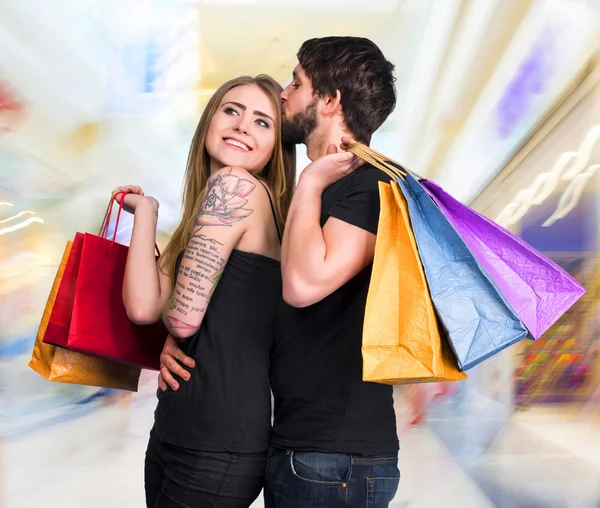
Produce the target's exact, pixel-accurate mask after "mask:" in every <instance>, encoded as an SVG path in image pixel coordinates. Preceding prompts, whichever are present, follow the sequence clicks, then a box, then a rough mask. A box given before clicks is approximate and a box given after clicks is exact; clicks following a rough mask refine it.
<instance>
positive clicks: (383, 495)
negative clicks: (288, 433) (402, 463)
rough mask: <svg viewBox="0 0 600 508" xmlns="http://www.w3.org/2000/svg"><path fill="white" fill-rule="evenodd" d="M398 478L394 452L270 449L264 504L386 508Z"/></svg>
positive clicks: (302, 507)
mask: <svg viewBox="0 0 600 508" xmlns="http://www.w3.org/2000/svg"><path fill="white" fill-rule="evenodd" d="M399 481H400V472H399V471H398V456H397V454H386V455H377V456H363V455H350V454H346V453H320V452H293V451H289V450H287V451H286V450H276V449H274V448H271V449H270V450H269V454H268V457H267V470H266V476H265V491H264V496H265V508H387V507H388V505H389V503H390V501H391V500H392V499H393V498H394V496H395V494H396V491H397V490H398V482H399Z"/></svg>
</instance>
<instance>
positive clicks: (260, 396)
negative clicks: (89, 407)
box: [154, 250, 282, 453]
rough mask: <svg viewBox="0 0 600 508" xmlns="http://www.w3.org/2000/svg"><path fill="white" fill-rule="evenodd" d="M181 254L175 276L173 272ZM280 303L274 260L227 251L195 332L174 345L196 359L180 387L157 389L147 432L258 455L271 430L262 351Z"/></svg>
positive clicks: (184, 443) (182, 443) (186, 444)
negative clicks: (203, 314) (221, 268)
mask: <svg viewBox="0 0 600 508" xmlns="http://www.w3.org/2000/svg"><path fill="white" fill-rule="evenodd" d="M180 262H181V255H180V256H179V258H178V260H177V267H176V269H175V274H177V272H178V271H179V263H180ZM281 301H282V299H281V265H280V263H279V261H275V260H274V259H271V258H268V257H265V256H261V255H259V254H253V253H250V252H243V251H239V250H234V251H233V252H232V253H231V255H230V257H229V260H228V261H227V265H226V266H225V270H223V274H222V276H221V279H220V280H219V284H218V285H217V287H216V288H215V291H214V293H213V295H212V298H211V300H210V305H209V306H208V310H207V312H206V315H205V316H204V319H203V320H202V325H201V326H200V329H199V330H198V332H196V333H195V334H194V335H193V336H192V337H190V338H189V339H186V340H185V341H184V342H183V343H182V344H181V348H182V349H183V352H184V353H185V354H187V355H188V356H191V357H192V358H193V359H194V360H195V361H196V366H195V367H194V368H193V369H190V368H189V367H185V366H184V369H186V370H187V371H188V372H189V373H190V375H191V377H190V380H189V381H183V380H182V379H180V378H179V377H177V376H175V378H176V379H177V381H178V382H179V390H177V391H173V390H171V388H169V389H168V390H167V391H166V392H164V393H163V392H162V391H160V390H158V406H157V408H156V411H155V413H154V417H155V421H154V429H155V432H156V433H157V435H158V437H159V438H160V439H161V440H162V441H164V442H166V443H169V444H171V445H174V446H179V447H183V448H190V449H193V450H202V451H209V452H222V451H228V452H232V453H255V452H265V451H266V450H267V448H268V446H269V436H270V432H271V393H270V390H269V354H270V351H271V347H272V344H273V329H274V327H275V319H276V314H277V309H278V307H279V305H280V302H281Z"/></svg>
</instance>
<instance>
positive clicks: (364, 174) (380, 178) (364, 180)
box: [347, 163, 390, 190]
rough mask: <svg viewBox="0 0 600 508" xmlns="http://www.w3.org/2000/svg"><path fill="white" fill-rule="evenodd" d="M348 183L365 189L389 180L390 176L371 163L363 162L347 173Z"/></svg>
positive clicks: (375, 186)
mask: <svg viewBox="0 0 600 508" xmlns="http://www.w3.org/2000/svg"><path fill="white" fill-rule="evenodd" d="M347 178H348V184H349V185H352V186H353V187H364V188H365V190H369V189H371V188H375V189H376V188H378V186H379V182H385V183H389V182H390V177H389V176H388V175H387V174H386V173H384V172H383V171H381V170H380V169H378V168H376V167H375V166H373V165H372V164H369V163H365V164H363V165H362V166H361V167H360V168H358V169H357V170H356V171H354V172H353V173H351V174H350V175H348V177H347Z"/></svg>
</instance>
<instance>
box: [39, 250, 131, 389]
mask: <svg viewBox="0 0 600 508" xmlns="http://www.w3.org/2000/svg"><path fill="white" fill-rule="evenodd" d="M72 245H73V242H71V241H69V242H68V243H67V246H66V248H65V252H64V254H63V257H62V260H61V262H60V266H59V267H58V272H57V273H56V277H55V278H54V283H53V284H52V289H51V291H50V296H49V297H48V300H47V302H46V307H45V309H44V315H43V316H42V321H41V323H40V327H39V329H38V333H37V336H36V339H35V344H34V346H33V353H32V355H31V361H30V362H29V367H31V368H32V369H33V370H35V371H36V372H37V373H38V374H40V375H41V376H43V377H44V378H46V379H47V380H48V381H53V382H56V383H68V384H77V385H87V386H98V387H101V388H114V389H119V390H127V391H132V392H137V389H138V383H139V378H140V372H141V370H140V369H139V368H137V367H132V366H129V365H125V364H122V363H119V362H115V361H112V360H106V359H103V358H96V357H94V356H89V355H85V354H82V353H77V352H75V351H69V350H68V349H63V348H60V347H56V346H52V345H50V344H45V343H44V342H42V339H43V338H44V333H46V327H47V326H48V321H49V320H50V314H51V313H52V308H53V307H54V302H55V301H56V295H57V294H58V288H59V287H60V283H61V280H62V277H63V273H64V271H65V266H66V264H67V260H68V259H69V254H70V252H71V246H72Z"/></svg>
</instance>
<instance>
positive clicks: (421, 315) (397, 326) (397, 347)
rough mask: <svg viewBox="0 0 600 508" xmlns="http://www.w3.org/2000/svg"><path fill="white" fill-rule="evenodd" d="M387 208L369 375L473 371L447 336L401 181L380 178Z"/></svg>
mask: <svg viewBox="0 0 600 508" xmlns="http://www.w3.org/2000/svg"><path fill="white" fill-rule="evenodd" d="M379 195H380V201H381V212H380V216H379V227H378V231H377V241H376V244H375V259H374V261H373V272H372V275H371V283H370V286H369V294H368V297H367V307H366V312H365V322H364V329H363V343H362V356H363V380H364V381H371V382H378V383H386V384H403V383H418V382H432V381H456V380H459V379H465V378H466V377H467V375H466V374H465V373H463V372H461V371H460V370H459V369H458V364H457V360H456V357H455V356H454V353H453V351H452V349H451V348H450V344H449V342H448V340H447V338H446V337H445V336H444V332H443V330H442V327H441V326H440V324H439V322H438V319H437V316H436V312H435V310H434V307H433V303H432V301H431V296H430V294H429V290H428V287H427V282H426V279H425V273H424V270H423V266H422V265H421V261H420V259H419V255H418V251H417V244H416V241H415V237H414V234H413V231H412V228H411V225H410V219H409V215H408V207H407V204H406V201H405V199H404V196H403V195H402V192H401V191H400V188H399V186H398V184H397V183H396V182H395V181H392V182H391V183H390V184H386V183H383V182H380V183H379Z"/></svg>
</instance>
